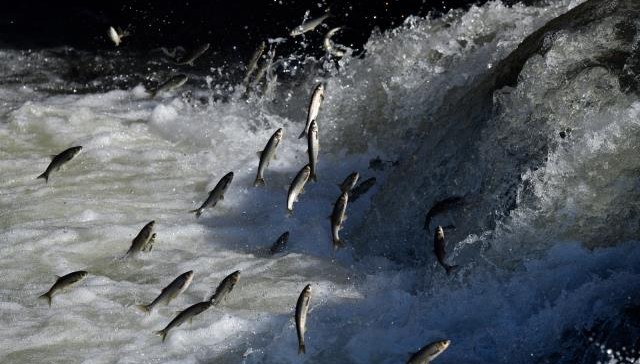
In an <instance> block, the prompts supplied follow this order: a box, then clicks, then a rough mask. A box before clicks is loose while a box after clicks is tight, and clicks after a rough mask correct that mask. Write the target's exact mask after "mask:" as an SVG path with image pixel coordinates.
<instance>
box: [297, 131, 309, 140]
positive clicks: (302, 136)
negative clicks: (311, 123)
mask: <svg viewBox="0 0 640 364" xmlns="http://www.w3.org/2000/svg"><path fill="white" fill-rule="evenodd" d="M306 136H307V129H304V130H303V131H302V133H300V136H299V137H298V139H302V138H304V137H306Z"/></svg>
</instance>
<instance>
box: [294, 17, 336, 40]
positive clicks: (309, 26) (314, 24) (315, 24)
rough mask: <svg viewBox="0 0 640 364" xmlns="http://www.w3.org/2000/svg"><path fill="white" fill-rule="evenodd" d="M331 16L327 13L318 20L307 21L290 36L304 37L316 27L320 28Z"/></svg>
mask: <svg viewBox="0 0 640 364" xmlns="http://www.w3.org/2000/svg"><path fill="white" fill-rule="evenodd" d="M329 15H330V14H329V12H326V13H325V14H324V15H322V16H320V17H318V18H315V19H312V20H309V21H306V22H304V23H303V24H302V25H299V26H297V27H295V28H294V29H293V30H292V31H291V33H289V35H291V36H292V37H297V36H298V35H302V34H304V33H306V32H309V31H312V30H314V29H315V28H316V27H318V25H320V24H322V23H323V22H324V21H325V20H326V19H327V18H328V17H329Z"/></svg>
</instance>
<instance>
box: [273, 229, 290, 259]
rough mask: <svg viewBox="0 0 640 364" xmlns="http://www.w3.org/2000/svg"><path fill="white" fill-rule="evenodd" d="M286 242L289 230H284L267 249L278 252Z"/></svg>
mask: <svg viewBox="0 0 640 364" xmlns="http://www.w3.org/2000/svg"><path fill="white" fill-rule="evenodd" d="M288 242H289V232H288V231H285V232H284V233H283V234H282V235H280V237H279V238H278V240H276V242H275V243H273V245H272V246H271V249H269V251H270V252H271V254H276V253H280V252H281V251H283V250H284V248H285V247H286V246H287V243H288Z"/></svg>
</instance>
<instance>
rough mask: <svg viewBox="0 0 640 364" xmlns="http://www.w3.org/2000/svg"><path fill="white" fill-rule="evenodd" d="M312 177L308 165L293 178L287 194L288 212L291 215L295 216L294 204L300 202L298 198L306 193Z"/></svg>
mask: <svg viewBox="0 0 640 364" xmlns="http://www.w3.org/2000/svg"><path fill="white" fill-rule="evenodd" d="M310 175H311V167H310V166H309V165H308V164H307V165H305V166H304V167H302V169H301V170H300V171H299V172H298V174H296V176H295V177H294V178H293V181H292V182H291V186H289V192H288V193H287V212H288V214H289V215H291V214H293V204H294V203H295V202H296V201H298V196H299V195H300V194H302V192H303V191H304V185H305V184H306V183H307V181H308V180H309V176H310Z"/></svg>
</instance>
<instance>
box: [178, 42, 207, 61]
mask: <svg viewBox="0 0 640 364" xmlns="http://www.w3.org/2000/svg"><path fill="white" fill-rule="evenodd" d="M209 46H210V44H209V43H205V44H203V45H201V46H200V47H198V48H196V49H194V50H193V51H191V52H190V53H188V54H186V55H185V56H184V57H182V58H180V60H178V62H176V64H177V65H180V66H182V65H185V64H188V65H190V66H193V62H194V61H195V60H196V59H198V58H200V57H201V56H202V55H203V54H205V52H206V51H207V50H209Z"/></svg>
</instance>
